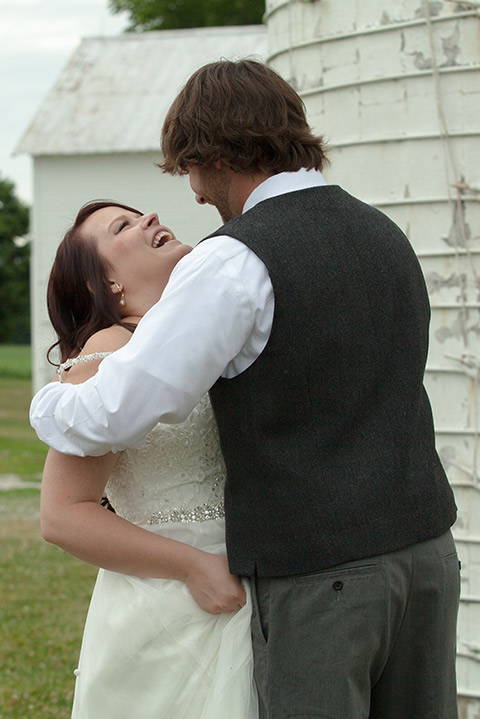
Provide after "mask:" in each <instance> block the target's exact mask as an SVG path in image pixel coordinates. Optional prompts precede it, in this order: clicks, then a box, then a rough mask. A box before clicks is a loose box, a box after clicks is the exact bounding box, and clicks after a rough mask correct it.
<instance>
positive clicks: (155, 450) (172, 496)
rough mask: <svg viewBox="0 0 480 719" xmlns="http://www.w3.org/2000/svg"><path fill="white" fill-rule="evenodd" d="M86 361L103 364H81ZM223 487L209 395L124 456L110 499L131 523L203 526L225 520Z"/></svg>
mask: <svg viewBox="0 0 480 719" xmlns="http://www.w3.org/2000/svg"><path fill="white" fill-rule="evenodd" d="M85 357H88V358H91V359H100V358H99V357H98V355H85V356H83V359H80V358H78V361H82V362H84V361H86V360H85ZM68 362H69V366H72V360H68ZM73 364H75V362H73ZM224 484H225V465H224V462H223V457H222V454H221V451H220V442H219V437H218V430H217V425H216V422H215V418H214V416H213V411H212V408H211V405H210V400H209V397H208V395H205V397H204V398H203V399H202V400H201V401H200V402H199V404H198V405H197V406H196V407H195V408H194V409H193V411H192V412H191V414H190V415H189V416H188V417H187V419H186V420H185V421H184V422H181V423H180V424H161V423H160V424H158V425H157V426H156V427H155V428H154V429H153V430H152V431H151V432H150V434H149V435H148V437H147V439H146V441H145V444H144V445H142V447H139V448H136V449H127V450H124V451H123V452H121V453H120V454H119V457H118V460H117V463H116V465H115V467H114V469H113V471H112V474H111V476H110V478H109V480H108V483H107V487H106V494H107V496H108V498H109V500H110V502H111V504H112V505H113V507H114V508H115V511H116V512H117V514H119V515H121V516H122V517H124V518H125V519H128V520H129V521H130V522H136V523H145V522H148V523H150V524H157V523H161V522H168V521H202V520H205V519H213V518H216V517H221V516H223V489H224Z"/></svg>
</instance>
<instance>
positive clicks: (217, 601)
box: [185, 551, 247, 614]
mask: <svg viewBox="0 0 480 719" xmlns="http://www.w3.org/2000/svg"><path fill="white" fill-rule="evenodd" d="M185 584H186V585H187V587H188V589H189V590H190V593H191V595H192V597H193V598H194V599H195V601H196V602H197V604H198V606H199V607H200V608H201V609H203V610H204V611H206V612H209V613H210V614H224V613H228V612H235V611H237V610H238V609H241V607H243V606H244V604H245V603H246V601H247V598H246V594H245V589H244V588H243V585H242V583H241V581H240V579H239V578H238V577H236V576H234V575H233V574H230V570H229V568H228V560H227V558H226V557H225V556H224V555H223V554H209V553H208V552H201V551H199V553H198V555H197V556H196V558H195V562H194V564H193V565H192V567H191V570H190V571H189V572H188V574H187V576H186V577H185Z"/></svg>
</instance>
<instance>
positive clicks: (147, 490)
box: [41, 201, 257, 719]
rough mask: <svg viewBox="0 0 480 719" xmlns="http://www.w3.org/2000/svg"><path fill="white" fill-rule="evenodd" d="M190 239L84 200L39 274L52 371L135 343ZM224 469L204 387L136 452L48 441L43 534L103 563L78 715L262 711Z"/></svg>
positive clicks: (86, 641) (71, 374) (79, 675)
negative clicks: (68, 448)
mask: <svg viewBox="0 0 480 719" xmlns="http://www.w3.org/2000/svg"><path fill="white" fill-rule="evenodd" d="M190 250H191V247H189V246H188V245H184V244H182V243H180V242H179V241H178V240H176V238H175V236H174V235H173V233H172V232H171V231H170V230H169V229H168V228H166V227H165V226H163V225H161V224H160V222H159V220H158V217H157V215H156V214H154V213H151V214H148V215H142V214H141V213H139V212H138V211H137V210H135V209H133V208H131V207H128V206H125V205H121V204H119V203H116V202H110V201H105V202H103V201H102V202H92V203H89V204H87V205H85V206H84V207H83V208H82V209H81V210H80V212H79V213H78V215H77V218H76V220H75V223H74V225H73V226H72V228H71V229H70V230H69V231H68V232H67V233H66V235H65V237H64V239H63V240H62V242H61V244H60V245H59V247H58V250H57V254H56V257H55V261H54V264H53V268H52V271H51V275H50V280H49V286H48V309H49V315H50V319H51V321H52V324H53V326H54V328H55V330H56V332H57V336H58V341H57V342H56V343H55V345H54V347H56V346H58V348H59V351H60V356H61V364H60V366H59V368H58V378H59V380H60V381H61V382H72V383H78V382H83V381H85V380H86V379H87V378H89V377H90V376H92V375H93V374H94V373H95V372H96V370H97V369H98V366H99V364H100V362H101V361H102V359H103V358H104V357H105V356H107V355H108V354H110V353H111V352H114V351H115V350H117V349H119V348H120V347H122V346H123V345H124V344H126V343H127V342H128V340H129V338H130V337H131V333H132V332H133V331H134V329H135V325H136V324H137V323H138V322H139V320H140V318H141V317H142V316H143V315H144V314H145V313H146V312H147V311H148V310H149V309H150V307H152V306H153V305H154V304H155V303H156V302H157V301H158V300H159V299H160V296H161V294H162V292H163V290H164V288H165V286H166V284H167V282H168V280H169V277H170V274H171V272H172V271H173V269H174V267H175V265H176V264H177V263H178V262H179V261H180V260H181V259H182V257H184V256H185V255H186V254H187V253H188V252H190ZM165 341H168V338H165ZM51 349H53V348H51ZM154 361H155V358H152V362H154ZM99 401H101V398H99ZM118 411H119V412H121V411H122V408H121V407H119V408H118ZM224 478H225V470H224V464H223V460H222V457H221V453H220V447H219V441H218V435H217V428H216V424H215V421H214V418H213V414H212V410H211V407H210V403H209V400H208V396H206V397H204V399H203V400H202V401H201V402H200V403H199V405H197V407H195V409H194V410H193V411H192V413H191V414H190V416H189V417H188V418H187V419H186V420H185V421H184V422H182V423H181V424H177V425H163V424H159V425H157V427H155V428H154V429H153V431H152V432H151V433H150V435H149V436H148V438H147V441H146V442H145V444H144V445H143V446H141V447H139V448H138V449H129V450H125V451H123V452H121V453H119V454H113V453H110V454H107V455H104V456H102V457H83V458H81V457H73V456H67V455H62V454H59V453H58V452H56V451H55V450H50V451H49V454H48V456H47V460H46V463H45V470H44V476H43V481H42V493H41V528H42V534H43V537H44V538H45V539H46V540H47V541H49V542H52V543H54V544H56V545H58V546H60V547H62V548H63V549H65V550H66V551H67V552H70V553H71V554H73V555H75V556H76V557H79V558H80V559H82V560H84V561H86V562H89V563H91V564H94V565H97V566H98V567H101V569H100V571H99V573H98V577H97V581H96V585H95V588H94V591H93V595H92V599H91V603H90V608H89V611H88V616H87V620H86V625H85V631H84V636H83V641H82V648H81V652H80V660H79V665H78V669H76V670H75V675H76V686H75V697H74V703H73V710H72V718H73V719H122V718H125V719H127V718H128V719H132V717H135V719H154V718H155V719H159V718H160V717H164V718H165V719H166V718H167V717H168V719H224V718H225V717H226V716H228V717H229V719H256V717H257V703H256V693H255V687H254V682H253V659H252V651H251V641H250V614H251V602H250V593H249V586H248V584H247V583H246V581H243V582H242V581H240V579H239V578H238V577H234V576H232V575H231V574H230V572H229V570H228V565H227V560H226V556H225V553H226V550H225V537H224V535H225V532H224V518H223V517H224V512H223V485H224ZM104 496H106V497H107V499H108V501H109V502H110V504H111V505H112V506H113V508H114V510H115V511H114V512H111V511H108V509H106V508H105V507H104V506H102V498H103V497H104Z"/></svg>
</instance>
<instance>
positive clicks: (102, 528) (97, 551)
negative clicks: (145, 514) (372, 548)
mask: <svg viewBox="0 0 480 719" xmlns="http://www.w3.org/2000/svg"><path fill="white" fill-rule="evenodd" d="M130 336H131V335H130V333H129V332H128V331H127V330H125V329H123V328H120V327H111V328H109V329H107V330H102V332H99V333H97V334H96V335H94V336H93V337H92V338H91V339H90V340H89V341H88V342H87V343H86V345H85V347H84V349H83V352H82V354H90V353H93V352H99V351H114V350H115V349H118V347H119V346H122V345H123V344H125V343H126V342H127V341H128V339H129V338H130ZM98 364H99V361H98V360H97V361H92V362H85V363H81V364H77V365H74V366H73V367H72V368H71V369H70V370H69V371H68V372H67V373H65V379H68V381H72V382H74V383H77V382H81V381H84V380H85V379H87V377H88V376H89V375H91V374H93V373H94V372H95V371H96V369H97V368H98ZM115 461H116V456H115V455H114V454H111V453H110V454H107V455H104V456H102V457H74V456H70V455H63V454H60V453H58V452H56V451H55V450H50V452H49V453H48V455H47V460H46V462H45V468H44V474H43V481H42V492H41V503H40V521H41V530H42V535H43V537H44V539H46V540H47V541H48V542H52V543H53V544H56V545H58V546H59V547H61V548H62V549H64V550H66V551H67V552H69V553H70V554H73V555H74V556H76V557H78V558H80V559H82V560H84V561H85V562H89V563H90V564H94V565H96V566H99V567H104V568H105V569H110V570H112V571H116V572H122V573H124V574H132V575H135V576H138V577H163V578H167V579H178V580H181V581H183V582H185V583H186V584H187V586H188V587H189V589H190V591H191V593H192V595H193V597H194V599H195V600H196V601H197V603H198V604H199V605H200V607H201V608H202V609H204V610H205V611H208V612H211V613H213V614H217V613H222V612H228V611H234V610H235V609H238V608H239V607H240V606H243V604H244V603H245V593H244V590H243V587H242V585H241V582H240V581H239V579H238V578H237V577H234V576H232V575H231V574H230V572H229V570H228V564H227V559H226V557H224V556H221V555H213V554H209V553H207V552H202V551H201V550H198V549H195V548H193V547H190V546H189V545H187V544H183V543H182V542H177V541H174V540H170V539H167V538H165V537H161V536H159V535H157V534H154V533H153V532H149V531H148V530H145V529H142V528H141V527H137V526H136V525H134V524H131V523H130V522H128V521H126V520H125V519H123V518H122V517H119V516H117V515H116V514H114V513H113V512H109V511H108V510H106V509H105V508H104V507H102V506H101V504H100V500H101V498H102V496H103V492H104V489H105V485H106V483H107V480H108V477H109V475H110V473H111V471H112V468H113V466H114V464H115Z"/></svg>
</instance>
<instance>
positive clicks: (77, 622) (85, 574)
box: [0, 492, 97, 719]
mask: <svg viewBox="0 0 480 719" xmlns="http://www.w3.org/2000/svg"><path fill="white" fill-rule="evenodd" d="M6 494H8V495H10V493H6ZM25 500H27V501H26V504H25V510H26V511H24V512H23V518H22V519H12V518H1V517H0V548H1V552H0V554H1V556H0V572H1V575H2V626H1V635H2V639H1V648H0V664H1V669H0V672H1V676H2V681H1V683H0V719H7V717H8V719H25V717H31V718H32V719H68V717H70V710H71V703H72V697H73V688H74V677H73V670H74V669H75V667H76V665H77V660H78V653H79V649H80V641H81V635H82V629H83V623H84V620H85V614H86V610H87V606H88V601H89V597H90V594H91V590H92V587H93V582H94V577H95V575H96V571H97V570H96V569H95V568H94V567H91V566H89V565H87V564H83V563H82V562H80V561H78V560H77V559H74V558H73V557H71V556H69V555H68V554H65V553H64V552H62V551H61V550H60V549H58V548H56V547H53V546H51V545H47V544H46V543H45V542H44V541H43V540H42V539H41V537H40V531H39V526H38V519H36V518H29V517H27V516H25V515H26V512H27V511H29V510H30V509H31V502H30V501H29V500H28V498H26V497H25ZM25 500H24V499H23V498H22V497H20V498H19V497H15V498H13V497H12V498H10V497H8V500H7V503H8V502H10V501H13V503H14V505H15V506H14V508H13V509H14V512H13V513H14V514H15V513H16V512H18V509H19V507H21V506H22V503H23V502H24V501H25ZM37 503H38V492H37Z"/></svg>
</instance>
